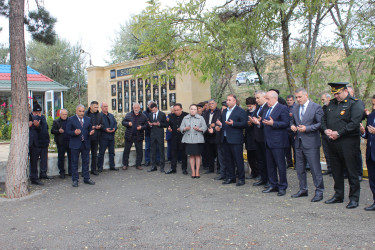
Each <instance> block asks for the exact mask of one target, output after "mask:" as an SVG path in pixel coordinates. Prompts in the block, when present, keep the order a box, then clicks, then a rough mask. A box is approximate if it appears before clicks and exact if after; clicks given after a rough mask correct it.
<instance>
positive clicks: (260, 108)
mask: <svg viewBox="0 0 375 250" xmlns="http://www.w3.org/2000/svg"><path fill="white" fill-rule="evenodd" d="M262 108H263V106H260V107H259V110H258V113H257V116H259V113H260V111H261V110H262Z"/></svg>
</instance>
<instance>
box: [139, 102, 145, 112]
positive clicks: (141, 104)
mask: <svg viewBox="0 0 375 250" xmlns="http://www.w3.org/2000/svg"><path fill="white" fill-rule="evenodd" d="M139 106H140V107H141V111H143V107H144V105H143V101H139Z"/></svg>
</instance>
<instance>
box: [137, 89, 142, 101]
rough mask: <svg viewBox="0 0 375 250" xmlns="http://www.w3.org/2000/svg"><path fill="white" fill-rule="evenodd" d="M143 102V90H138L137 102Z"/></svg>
mask: <svg viewBox="0 0 375 250" xmlns="http://www.w3.org/2000/svg"><path fill="white" fill-rule="evenodd" d="M140 101H143V90H142V89H138V102H140Z"/></svg>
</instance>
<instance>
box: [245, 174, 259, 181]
mask: <svg viewBox="0 0 375 250" xmlns="http://www.w3.org/2000/svg"><path fill="white" fill-rule="evenodd" d="M255 178H257V176H256V175H252V174H251V175H249V176H248V177H246V179H248V180H252V179H255Z"/></svg>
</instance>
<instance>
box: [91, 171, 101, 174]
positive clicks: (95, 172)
mask: <svg viewBox="0 0 375 250" xmlns="http://www.w3.org/2000/svg"><path fill="white" fill-rule="evenodd" d="M91 174H93V175H99V173H98V172H97V171H96V170H93V171H91Z"/></svg>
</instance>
